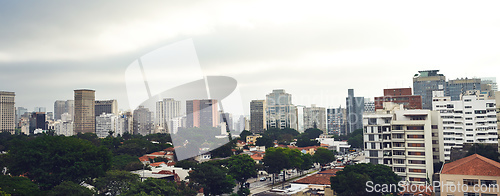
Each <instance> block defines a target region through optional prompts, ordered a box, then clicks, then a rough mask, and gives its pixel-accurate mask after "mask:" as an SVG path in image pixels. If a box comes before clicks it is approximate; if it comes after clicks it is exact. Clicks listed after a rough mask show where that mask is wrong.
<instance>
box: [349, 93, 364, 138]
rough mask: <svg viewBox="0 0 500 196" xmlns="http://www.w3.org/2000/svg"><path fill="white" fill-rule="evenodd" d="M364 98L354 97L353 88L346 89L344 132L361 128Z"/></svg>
mask: <svg viewBox="0 0 500 196" xmlns="http://www.w3.org/2000/svg"><path fill="white" fill-rule="evenodd" d="M364 101H365V98H364V97H354V89H348V90H347V97H346V134H349V133H352V132H353V131H355V130H356V129H362V128H363V112H364V111H363V110H364V109H365V103H364Z"/></svg>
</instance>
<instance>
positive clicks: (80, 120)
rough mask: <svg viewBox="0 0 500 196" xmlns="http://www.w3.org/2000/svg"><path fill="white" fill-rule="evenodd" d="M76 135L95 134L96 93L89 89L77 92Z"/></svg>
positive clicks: (75, 110)
mask: <svg viewBox="0 0 500 196" xmlns="http://www.w3.org/2000/svg"><path fill="white" fill-rule="evenodd" d="M74 104H75V106H74V107H75V109H74V112H75V117H74V123H73V125H74V128H73V131H74V132H75V133H79V132H82V133H95V91H94V90H88V89H80V90H75V102H74Z"/></svg>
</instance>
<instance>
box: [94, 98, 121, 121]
mask: <svg viewBox="0 0 500 196" xmlns="http://www.w3.org/2000/svg"><path fill="white" fill-rule="evenodd" d="M103 113H104V114H114V115H115V116H116V115H118V102H117V101H116V99H113V100H96V101H95V116H96V117H97V116H100V115H101V114H103Z"/></svg>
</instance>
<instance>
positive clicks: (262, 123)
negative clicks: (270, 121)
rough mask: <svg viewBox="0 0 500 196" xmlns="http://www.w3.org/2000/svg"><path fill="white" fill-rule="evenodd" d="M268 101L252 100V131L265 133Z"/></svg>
mask: <svg viewBox="0 0 500 196" xmlns="http://www.w3.org/2000/svg"><path fill="white" fill-rule="evenodd" d="M266 106H267V105H266V100H252V101H251V102H250V131H251V132H252V133H264V131H265V130H266V129H267V126H266V124H267V123H266Z"/></svg>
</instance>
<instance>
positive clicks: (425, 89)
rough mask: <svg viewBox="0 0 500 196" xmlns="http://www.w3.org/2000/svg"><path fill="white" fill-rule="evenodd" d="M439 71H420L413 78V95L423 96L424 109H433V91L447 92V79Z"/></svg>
mask: <svg viewBox="0 0 500 196" xmlns="http://www.w3.org/2000/svg"><path fill="white" fill-rule="evenodd" d="M438 72H439V70H425V71H418V74H415V76H413V94H414V95H420V96H422V109H427V110H430V109H432V91H436V90H443V91H446V77H445V76H444V75H443V74H438Z"/></svg>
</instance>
